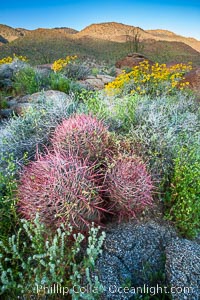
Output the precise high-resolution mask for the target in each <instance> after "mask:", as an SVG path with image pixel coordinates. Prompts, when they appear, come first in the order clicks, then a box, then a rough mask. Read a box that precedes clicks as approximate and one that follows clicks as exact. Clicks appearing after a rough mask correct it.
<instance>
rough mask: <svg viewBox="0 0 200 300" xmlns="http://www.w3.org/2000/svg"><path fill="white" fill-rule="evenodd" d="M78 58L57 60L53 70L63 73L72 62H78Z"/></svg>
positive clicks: (70, 57)
mask: <svg viewBox="0 0 200 300" xmlns="http://www.w3.org/2000/svg"><path fill="white" fill-rule="evenodd" d="M76 59H77V56H76V55H74V56H69V55H68V56H66V57H65V58H60V59H58V60H55V61H54V63H53V65H52V70H53V71H54V72H55V73H56V72H60V71H62V70H63V69H64V68H65V67H66V66H67V65H68V64H70V63H71V62H72V61H74V60H76Z"/></svg>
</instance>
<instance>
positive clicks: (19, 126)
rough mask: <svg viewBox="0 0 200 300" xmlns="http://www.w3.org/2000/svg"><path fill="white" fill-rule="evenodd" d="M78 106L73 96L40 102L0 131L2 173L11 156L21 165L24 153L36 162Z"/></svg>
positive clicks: (14, 118) (9, 121) (6, 123)
mask: <svg viewBox="0 0 200 300" xmlns="http://www.w3.org/2000/svg"><path fill="white" fill-rule="evenodd" d="M76 107H77V105H76V102H74V99H73V97H72V96H68V97H67V98H66V99H62V98H60V99H56V101H53V100H49V101H46V100H45V101H43V100H42V97H41V101H40V103H38V104H35V105H34V106H33V107H32V108H30V109H29V110H28V111H26V112H25V113H24V115H23V116H19V117H13V118H11V119H9V120H8V121H7V122H5V124H4V126H3V127H2V128H1V129H0V170H2V169H4V168H5V165H6V164H5V161H3V159H5V158H6V157H7V156H8V153H12V154H13V158H14V160H15V162H16V164H18V162H20V161H21V160H22V159H23V155H24V153H28V158H33V157H34V155H35V153H36V145H37V146H38V150H41V151H42V149H43V146H44V145H48V144H49V137H50V135H51V133H52V131H53V130H54V129H55V128H56V126H57V125H58V124H59V123H60V122H61V121H62V119H66V118H68V117H69V116H70V115H71V114H72V113H74V111H75V110H76Z"/></svg>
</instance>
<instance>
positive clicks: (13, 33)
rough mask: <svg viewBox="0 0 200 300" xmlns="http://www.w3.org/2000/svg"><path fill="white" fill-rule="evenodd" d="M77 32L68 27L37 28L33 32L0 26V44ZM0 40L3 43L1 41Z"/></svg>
mask: <svg viewBox="0 0 200 300" xmlns="http://www.w3.org/2000/svg"><path fill="white" fill-rule="evenodd" d="M77 32H78V31H77V30H75V29H72V28H68V27H61V28H52V29H48V28H37V29H35V30H27V29H24V28H12V27H10V26H7V25H1V24H0V42H1V43H5V42H12V41H14V40H16V39H18V38H20V37H24V36H29V35H30V36H33V37H34V36H37V35H39V36H45V35H49V36H50V35H52V36H53V35H58V34H59V35H68V34H70V35H71V34H75V33H77ZM2 39H3V40H4V41H2Z"/></svg>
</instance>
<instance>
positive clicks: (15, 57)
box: [0, 54, 28, 65]
mask: <svg viewBox="0 0 200 300" xmlns="http://www.w3.org/2000/svg"><path fill="white" fill-rule="evenodd" d="M14 60H21V61H24V62H26V61H28V59H27V57H26V56H22V55H19V56H18V55H16V54H14V55H13V57H11V56H7V57H4V58H2V59H0V65H3V64H11V63H12V62H13V61H14Z"/></svg>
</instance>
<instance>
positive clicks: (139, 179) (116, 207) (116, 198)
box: [106, 156, 153, 220]
mask: <svg viewBox="0 0 200 300" xmlns="http://www.w3.org/2000/svg"><path fill="white" fill-rule="evenodd" d="M106 179H107V189H108V195H109V202H110V205H111V208H112V210H113V211H114V212H115V214H116V215H117V217H118V218H119V220H121V219H123V218H131V217H136V216H137V215H138V213H141V212H142V211H143V210H144V209H145V208H147V207H148V206H151V205H152V203H153V197H152V192H153V183H152V180H151V176H150V175H149V174H148V172H147V170H146V166H145V164H144V163H142V162H141V160H140V159H139V158H138V157H135V156H131V157H119V158H118V159H117V160H115V161H114V162H113V164H112V165H111V167H110V168H109V169H108V172H107V178H106Z"/></svg>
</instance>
